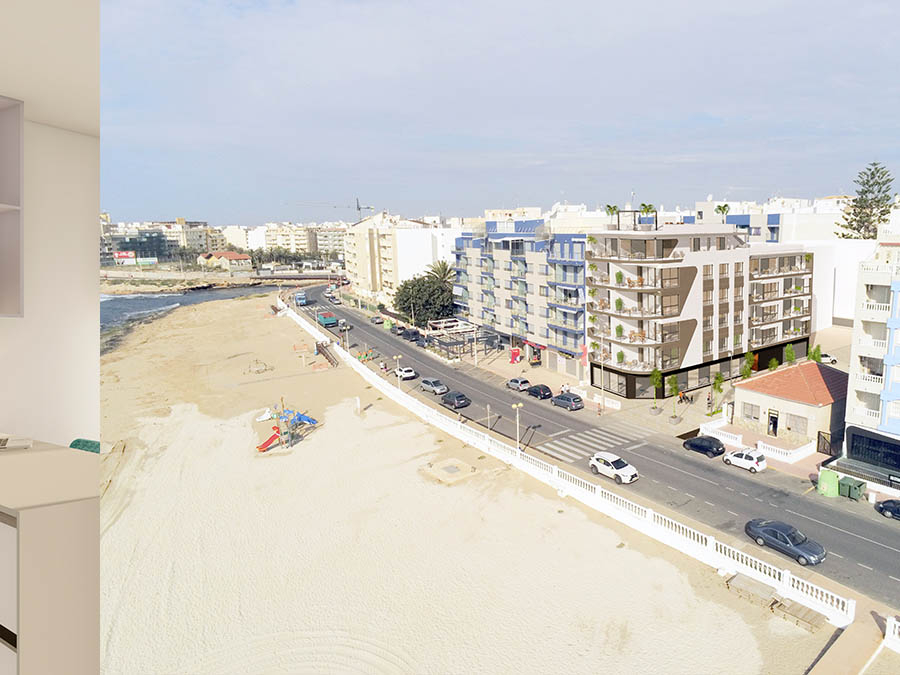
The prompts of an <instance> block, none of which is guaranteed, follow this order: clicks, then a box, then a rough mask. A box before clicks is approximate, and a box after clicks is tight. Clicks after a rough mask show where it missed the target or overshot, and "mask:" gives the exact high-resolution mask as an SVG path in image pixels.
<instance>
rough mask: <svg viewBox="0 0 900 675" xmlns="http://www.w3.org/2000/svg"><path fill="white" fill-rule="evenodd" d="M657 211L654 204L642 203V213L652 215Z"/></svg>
mask: <svg viewBox="0 0 900 675" xmlns="http://www.w3.org/2000/svg"><path fill="white" fill-rule="evenodd" d="M655 211H656V207H655V206H653V204H641V215H643V216H648V217H649V216H651V215H653V213H654V212H655Z"/></svg>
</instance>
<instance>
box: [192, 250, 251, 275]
mask: <svg viewBox="0 0 900 675" xmlns="http://www.w3.org/2000/svg"><path fill="white" fill-rule="evenodd" d="M197 264H198V265H203V266H204V267H220V268H222V269H223V270H234V269H249V268H250V267H251V265H252V262H251V260H250V256H249V255H247V254H246V253H238V252H237V251H212V252H211V253H203V254H201V255H199V256H197Z"/></svg>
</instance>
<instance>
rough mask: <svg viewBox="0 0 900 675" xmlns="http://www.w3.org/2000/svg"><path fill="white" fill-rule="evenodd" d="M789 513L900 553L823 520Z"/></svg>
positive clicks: (897, 550)
mask: <svg viewBox="0 0 900 675" xmlns="http://www.w3.org/2000/svg"><path fill="white" fill-rule="evenodd" d="M785 511H787V512H788V513H792V514H794V515H795V516H800V517H801V518H806V519H807V520H811V521H813V522H814V523H818V524H819V525H824V526H825V527H830V528H831V529H833V530H837V531H838V532H843V533H844V534H849V535H850V536H851V537H856V538H857V539H862V540H863V541H867V542H869V543H870V544H875V545H876V546H881V547H882V548H886V549H888V550H889V551H896V552H897V553H900V548H894V547H893V546H888V545H887V544H882V543H881V542H880V541H875V540H874V539H869V538H868V537H864V536H862V535H861V534H856V533H855V532H849V531H848V530H845V529H843V528H840V527H836V526H834V525H832V524H830V523H823V522H822V521H821V520H816V519H815V518H811V517H810V516H807V515H804V514H802V513H797V512H796V511H791V510H790V509H785Z"/></svg>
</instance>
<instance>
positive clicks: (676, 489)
mask: <svg viewBox="0 0 900 675" xmlns="http://www.w3.org/2000/svg"><path fill="white" fill-rule="evenodd" d="M666 487H667V488H669V489H670V490H675V492H678V488H673V487H672V486H671V485H666Z"/></svg>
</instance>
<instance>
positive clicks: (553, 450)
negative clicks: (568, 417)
mask: <svg viewBox="0 0 900 675" xmlns="http://www.w3.org/2000/svg"><path fill="white" fill-rule="evenodd" d="M538 449H539V450H544V449H548V450H550V454H551V455H553V456H555V457H559V456H560V455H563V456H565V457H566V458H567V459H566V461H568V462H574V461H576V460H579V459H581V456H580V455H576V454H573V453H571V452H569V451H568V450H566V449H565V448H561V447H559V446H558V445H556V443H555V442H554V443H544V444H543V445H539V446H538Z"/></svg>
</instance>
